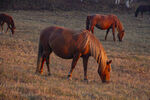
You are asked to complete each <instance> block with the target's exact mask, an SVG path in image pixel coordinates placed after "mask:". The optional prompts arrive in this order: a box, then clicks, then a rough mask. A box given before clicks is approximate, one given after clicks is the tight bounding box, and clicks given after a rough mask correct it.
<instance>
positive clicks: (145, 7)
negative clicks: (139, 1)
mask: <svg viewBox="0 0 150 100" xmlns="http://www.w3.org/2000/svg"><path fill="white" fill-rule="evenodd" d="M148 11H149V12H150V5H140V6H139V7H138V8H137V9H136V11H135V17H137V16H138V14H139V12H141V16H142V17H143V13H144V12H148Z"/></svg>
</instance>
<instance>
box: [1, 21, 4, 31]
mask: <svg viewBox="0 0 150 100" xmlns="http://www.w3.org/2000/svg"><path fill="white" fill-rule="evenodd" d="M1 28H2V33H3V30H4V22H2V23H1Z"/></svg>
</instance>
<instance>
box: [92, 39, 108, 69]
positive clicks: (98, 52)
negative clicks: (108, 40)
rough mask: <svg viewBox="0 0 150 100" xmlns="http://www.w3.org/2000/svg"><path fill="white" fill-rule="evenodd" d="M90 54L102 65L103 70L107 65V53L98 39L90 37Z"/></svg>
mask: <svg viewBox="0 0 150 100" xmlns="http://www.w3.org/2000/svg"><path fill="white" fill-rule="evenodd" d="M95 44H96V45H95ZM90 54H91V56H93V57H94V59H95V60H96V61H97V63H98V64H99V65H100V68H101V71H103V69H104V68H105V66H106V60H107V55H106V53H105V51H104V49H103V47H102V45H101V44H100V43H99V42H98V41H92V39H90Z"/></svg>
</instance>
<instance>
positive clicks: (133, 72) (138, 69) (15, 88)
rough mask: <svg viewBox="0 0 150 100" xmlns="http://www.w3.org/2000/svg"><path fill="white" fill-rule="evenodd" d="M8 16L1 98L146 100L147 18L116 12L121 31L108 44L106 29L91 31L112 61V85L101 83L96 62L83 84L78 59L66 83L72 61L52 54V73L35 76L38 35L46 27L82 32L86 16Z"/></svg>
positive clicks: (1, 38) (1, 40)
mask: <svg viewBox="0 0 150 100" xmlns="http://www.w3.org/2000/svg"><path fill="white" fill-rule="evenodd" d="M5 13H8V14H9V15H12V16H13V18H14V20H15V24H16V28H17V29H16V33H15V35H14V36H13V37H10V36H9V34H10V32H9V34H2V35H0V100H41V99H42V100H45V99H47V100H91V99H92V100H148V99H149V98H150V34H149V33H150V29H149V27H150V20H148V17H149V16H148V15H146V14H145V15H144V18H135V17H134V16H133V15H134V14H122V15H120V14H118V13H115V14H116V15H117V16H118V17H119V18H120V20H121V21H122V22H123V25H124V27H125V32H126V34H125V38H124V40H123V42H121V43H120V42H118V41H117V42H113V38H112V34H111V32H110V34H109V35H108V39H107V41H104V36H105V31H102V30H99V29H96V28H95V35H96V36H97V38H99V39H100V41H101V43H102V44H103V46H104V48H105V50H106V52H107V55H108V58H109V59H112V60H113V62H112V73H111V82H110V83H109V84H103V83H102V82H101V80H100V78H99V76H98V73H97V64H96V61H95V60H94V59H93V58H92V57H91V58H90V59H89V63H88V77H89V80H90V82H89V83H86V82H84V81H83V68H82V59H80V60H79V62H78V64H77V66H76V68H75V70H74V72H73V80H72V81H68V80H67V74H68V72H69V69H70V64H71V61H72V60H65V59H61V58H59V57H57V56H55V55H54V54H52V56H51V73H52V76H47V69H46V66H44V74H43V75H37V74H35V70H36V61H37V47H38V39H39V33H40V31H41V30H42V29H43V28H45V27H47V26H50V25H59V26H64V27H68V28H71V29H84V28H85V18H86V16H87V14H90V13H103V14H106V13H105V12H88V13H85V12H79V11H69V12H63V11H58V12H56V13H53V12H48V11H41V12H40V11H6V12H5Z"/></svg>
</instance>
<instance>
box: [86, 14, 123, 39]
mask: <svg viewBox="0 0 150 100" xmlns="http://www.w3.org/2000/svg"><path fill="white" fill-rule="evenodd" d="M95 26H96V27H97V28H99V29H101V30H106V29H107V31H106V36H105V40H106V39H107V35H108V32H109V30H110V29H112V33H113V40H114V41H116V39H115V28H117V31H118V39H119V41H122V38H123V36H124V29H123V26H122V23H121V22H120V20H119V19H118V18H117V16H116V15H112V14H111V15H100V14H95V15H90V16H87V19H86V29H87V30H89V31H92V33H94V27H95Z"/></svg>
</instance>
